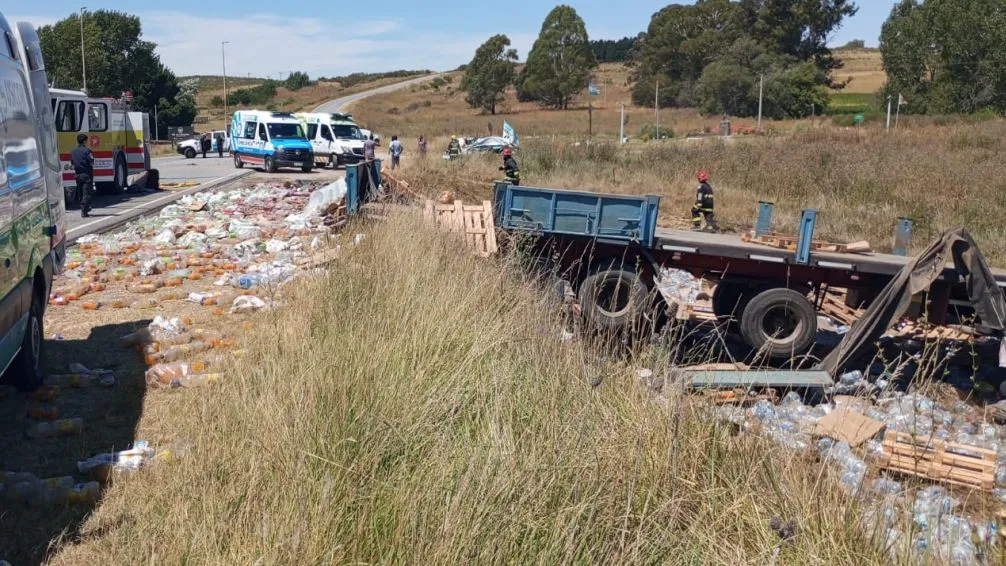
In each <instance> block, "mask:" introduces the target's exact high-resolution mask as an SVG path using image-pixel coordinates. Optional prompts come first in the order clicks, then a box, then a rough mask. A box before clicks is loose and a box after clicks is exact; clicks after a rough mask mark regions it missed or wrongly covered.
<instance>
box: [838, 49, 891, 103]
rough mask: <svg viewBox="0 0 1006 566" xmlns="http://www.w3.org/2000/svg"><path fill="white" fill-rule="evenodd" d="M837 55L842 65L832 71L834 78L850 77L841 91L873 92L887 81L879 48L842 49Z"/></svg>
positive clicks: (843, 78) (844, 78) (842, 79)
mask: <svg viewBox="0 0 1006 566" xmlns="http://www.w3.org/2000/svg"><path fill="white" fill-rule="evenodd" d="M837 55H838V56H839V58H840V59H841V60H842V63H843V64H844V65H843V67H842V68H841V69H839V70H838V71H836V72H835V73H834V77H835V79H837V80H840V81H844V80H846V79H850V78H851V79H852V81H851V82H850V83H849V84H848V86H846V87H845V88H844V89H842V91H841V92H848V93H856V94H873V93H874V92H877V91H878V90H880V88H881V87H883V86H884V83H885V82H887V74H886V73H885V72H884V66H883V62H882V61H881V58H880V50H879V49H848V50H846V49H843V50H841V51H838V52H837Z"/></svg>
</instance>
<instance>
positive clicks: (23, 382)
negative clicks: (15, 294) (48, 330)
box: [7, 289, 45, 391]
mask: <svg viewBox="0 0 1006 566" xmlns="http://www.w3.org/2000/svg"><path fill="white" fill-rule="evenodd" d="M44 315H45V301H44V299H43V298H42V296H41V294H40V293H39V291H38V290H37V289H36V290H34V291H33V292H32V294H31V307H30V308H29V310H28V322H27V324H26V325H25V329H24V338H23V339H22V340H21V351H20V352H18V354H17V356H15V358H14V361H12V362H11V365H10V368H9V369H8V370H7V379H8V380H9V382H10V384H11V385H13V386H14V387H17V388H18V389H21V390H22V391H30V390H32V389H35V388H36V387H38V386H39V385H41V384H42V359H43V353H42V352H43V349H44V347H45V329H44V327H43V321H44V319H45V316H44Z"/></svg>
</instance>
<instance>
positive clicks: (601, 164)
mask: <svg viewBox="0 0 1006 566" xmlns="http://www.w3.org/2000/svg"><path fill="white" fill-rule="evenodd" d="M906 123H907V127H905V128H904V129H902V130H900V131H898V132H896V133H893V134H887V133H885V132H883V131H882V130H880V129H876V128H866V129H859V130H857V129H848V130H839V129H835V128H813V129H809V130H806V131H795V132H794V133H793V134H791V135H788V136H774V137H766V138H737V139H733V140H731V141H730V143H724V142H721V141H718V140H710V141H704V142H686V141H670V142H663V143H656V142H650V143H641V142H640V143H630V144H628V145H626V146H624V147H623V148H618V147H616V146H615V145H614V144H599V145H596V146H594V147H593V148H591V149H588V148H587V147H586V146H584V145H580V146H574V145H573V144H572V143H571V142H569V141H556V142H554V143H553V142H551V141H545V140H540V139H539V140H534V139H531V140H526V141H525V143H524V144H523V147H522V149H521V151H520V152H519V155H518V161H519V163H520V166H521V170H522V174H523V175H522V179H523V180H524V183H525V184H528V185H531V186H544V187H556V188H570V189H581V190H594V191H602V192H614V193H623V194H644V193H648V194H657V195H660V196H661V197H663V202H662V205H661V211H662V215H661V224H662V225H666V226H672V227H673V226H683V225H684V223H685V222H686V220H687V215H688V211H689V207H690V206H691V204H692V199H693V198H694V193H693V190H694V185H695V172H696V171H699V170H702V169H705V170H708V171H709V172H710V174H711V175H712V182H713V186H714V187H715V189H716V199H717V200H716V203H717V214H718V215H719V216H720V217H721V219H722V220H725V222H726V224H727V225H728V226H733V227H734V228H735V229H744V228H747V227H750V226H751V225H752V224H753V222H754V218H755V216H756V214H757V203H758V201H759V200H769V201H773V202H775V204H776V214H775V223H776V224H775V225H776V228H777V229H778V230H780V231H783V232H791V233H792V232H795V226H796V221H797V220H798V218H799V214H800V211H801V210H802V209H803V208H815V209H817V210H818V211H819V212H820V215H819V217H818V234H819V235H821V236H824V237H828V238H832V239H835V240H839V241H854V240H859V239H867V240H869V241H870V242H871V243H872V244H873V246H874V248H875V249H880V250H883V249H887V248H889V247H890V244H891V243H892V239H893V233H894V226H895V221H896V219H897V218H898V217H899V216H907V217H910V218H913V219H914V220H915V222H916V228H915V240H914V241H915V247H916V249H918V248H921V247H924V246H925V245H926V244H927V243H928V242H929V241H930V240H931V239H932V238H934V237H935V236H937V235H938V234H939V233H941V232H942V231H943V230H945V229H948V228H953V227H959V226H964V227H966V228H968V229H969V230H970V231H971V232H972V234H973V235H974V236H975V237H976V238H977V240H978V242H979V244H980V245H981V246H982V249H983V250H984V252H985V254H986V256H987V257H988V259H989V261H990V262H991V263H992V264H993V265H998V266H1006V230H1004V229H1003V227H1002V223H1001V222H1000V221H999V219H1000V218H1001V217H1003V216H1004V215H1006V197H1004V195H1006V180H1004V179H1006V166H1004V165H1003V161H1002V159H1001V155H1002V154H1003V152H1004V151H1006V135H1004V134H1003V133H1002V126H1003V122H1002V121H998V120H997V121H990V122H985V123H978V124H959V125H949V126H935V125H932V124H931V123H926V124H922V125H919V126H913V125H912V122H910V121H906V122H903V126H905V124H906ZM444 145H446V139H443V138H441V139H437V140H434V142H433V144H431V148H436V149H437V150H438V151H439V150H441V149H442V147H443V146H444ZM409 149H410V151H411V150H412V147H411V146H410V148H409ZM411 156H412V154H407V157H411ZM498 160H499V158H498V156H485V157H479V158H471V159H466V160H464V161H461V162H444V161H443V160H441V159H440V158H439V155H432V156H431V157H430V158H429V159H427V160H426V162H420V161H419V160H416V159H407V160H406V162H405V168H404V169H403V170H402V173H401V174H402V176H403V177H404V178H406V179H407V180H410V181H412V182H413V184H414V185H415V186H416V187H419V188H422V189H426V190H427V191H428V192H429V193H430V194H435V193H436V192H438V191H440V190H444V189H453V190H456V191H458V192H459V193H460V194H461V195H462V196H463V197H464V198H469V199H472V198H475V199H482V198H489V197H490V187H491V182H492V180H493V179H495V178H498V177H499V175H500V173H499V172H498V171H497V166H498V165H499V163H498Z"/></svg>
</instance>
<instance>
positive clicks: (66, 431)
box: [27, 418, 84, 438]
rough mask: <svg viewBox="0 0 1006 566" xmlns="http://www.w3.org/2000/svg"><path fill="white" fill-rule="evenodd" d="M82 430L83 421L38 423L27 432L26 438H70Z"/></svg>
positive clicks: (78, 419)
mask: <svg viewBox="0 0 1006 566" xmlns="http://www.w3.org/2000/svg"><path fill="white" fill-rule="evenodd" d="M83 430H84V419H81V418H74V419H60V420H58V421H52V422H45V423H38V424H36V425H33V426H32V427H30V428H29V429H28V431H27V434H28V438H52V437H55V436H71V435H74V434H80V433H81V431H83Z"/></svg>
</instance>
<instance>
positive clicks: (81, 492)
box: [68, 481, 101, 505]
mask: <svg viewBox="0 0 1006 566" xmlns="http://www.w3.org/2000/svg"><path fill="white" fill-rule="evenodd" d="M100 496H101V484H100V483H98V482H96V481H89V482H87V483H80V484H77V485H75V486H73V488H71V489H70V492H69V497H68V501H69V503H70V504H71V505H91V504H94V503H96V502H97V501H98V497H100Z"/></svg>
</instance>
